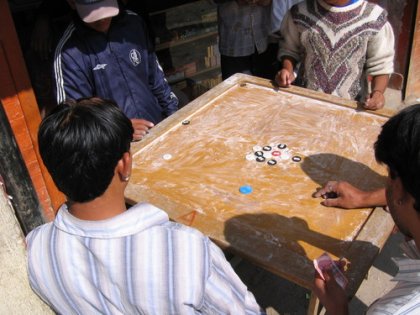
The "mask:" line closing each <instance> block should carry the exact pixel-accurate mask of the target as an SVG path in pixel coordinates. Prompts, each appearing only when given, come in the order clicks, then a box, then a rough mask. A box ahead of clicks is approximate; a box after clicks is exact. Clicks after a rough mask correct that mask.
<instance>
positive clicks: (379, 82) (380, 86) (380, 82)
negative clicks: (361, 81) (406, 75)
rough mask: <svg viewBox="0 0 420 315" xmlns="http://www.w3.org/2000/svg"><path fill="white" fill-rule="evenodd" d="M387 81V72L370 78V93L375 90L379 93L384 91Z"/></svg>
mask: <svg viewBox="0 0 420 315" xmlns="http://www.w3.org/2000/svg"><path fill="white" fill-rule="evenodd" d="M388 81H389V75H388V74H380V75H376V76H374V77H373V78H372V89H371V90H372V93H374V92H375V91H378V92H380V93H382V94H383V93H384V92H385V90H386V88H387V86H388Z"/></svg>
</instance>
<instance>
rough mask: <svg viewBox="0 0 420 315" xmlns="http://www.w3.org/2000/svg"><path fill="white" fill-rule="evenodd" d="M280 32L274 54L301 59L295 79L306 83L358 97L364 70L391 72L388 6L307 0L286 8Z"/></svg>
mask: <svg viewBox="0 0 420 315" xmlns="http://www.w3.org/2000/svg"><path fill="white" fill-rule="evenodd" d="M281 33H282V36H283V40H282V41H281V42H280V50H279V59H280V58H281V57H282V56H290V57H293V58H294V59H295V60H296V61H297V62H301V69H300V70H301V71H300V72H303V77H301V78H300V79H301V80H302V82H303V85H304V86H305V87H307V88H310V89H313V90H316V91H323V92H325V93H329V94H333V95H337V96H341V97H345V98H348V99H359V98H360V97H362V96H364V95H365V93H366V87H367V81H366V75H367V74H369V75H372V76H376V75H380V74H391V73H392V72H393V67H394V64H393V60H394V34H393V31H392V28H391V25H390V24H389V23H388V22H387V12H386V11H385V10H384V9H382V8H381V7H380V6H378V5H375V4H372V3H369V2H367V1H364V0H359V1H357V2H355V3H353V4H351V5H348V6H346V7H334V6H330V5H328V4H326V3H325V2H324V1H323V0H306V1H304V2H301V3H299V4H297V5H295V6H293V7H292V8H291V10H290V11H289V12H288V13H287V15H286V17H285V19H284V21H283V23H282V26H281ZM302 70H303V71H302Z"/></svg>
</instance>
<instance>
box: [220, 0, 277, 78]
mask: <svg viewBox="0 0 420 315" xmlns="http://www.w3.org/2000/svg"><path fill="white" fill-rule="evenodd" d="M214 2H215V3H217V4H218V8H217V9H218V23H219V50H220V55H221V56H220V61H221V67H222V79H223V80H225V79H227V78H228V77H230V76H231V75H233V74H235V73H238V72H239V73H246V74H251V75H255V76H260V77H263V78H267V79H272V78H273V77H274V74H275V72H276V71H275V70H276V69H275V63H276V49H274V50H273V49H269V36H270V33H271V2H272V1H271V0H236V1H234V0H214Z"/></svg>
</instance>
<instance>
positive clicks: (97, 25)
mask: <svg viewBox="0 0 420 315" xmlns="http://www.w3.org/2000/svg"><path fill="white" fill-rule="evenodd" d="M67 2H68V3H69V5H70V6H71V7H72V8H73V9H75V10H77V13H78V15H79V17H80V18H81V19H82V21H83V22H84V23H85V24H86V25H87V26H88V27H90V28H92V29H94V30H96V31H98V32H102V33H107V32H108V30H109V27H110V25H111V21H112V17H114V16H116V15H118V13H119V6H118V1H117V0H67Z"/></svg>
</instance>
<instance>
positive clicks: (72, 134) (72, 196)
mask: <svg viewBox="0 0 420 315" xmlns="http://www.w3.org/2000/svg"><path fill="white" fill-rule="evenodd" d="M132 135H133V127H132V124H131V121H130V120H129V119H128V118H127V117H126V116H125V115H124V114H123V113H122V112H121V110H120V109H119V108H118V107H117V106H116V104H115V103H114V102H112V101H107V100H102V99H100V98H86V99H81V100H78V101H68V102H65V103H63V104H60V105H59V106H57V107H56V108H55V109H54V110H53V111H52V112H51V113H50V114H49V115H48V116H47V117H45V118H44V119H43V121H42V123H41V125H40V127H39V131H38V143H39V151H40V153H41V157H42V159H43V161H44V164H45V165H46V167H47V169H48V171H49V172H50V174H51V176H52V178H53V180H54V183H55V184H56V185H57V187H58V189H60V191H62V192H63V193H64V194H65V195H66V196H67V197H68V198H69V200H71V201H75V202H87V201H90V200H93V199H95V198H97V197H99V196H101V195H102V194H103V193H104V192H105V190H106V189H107V188H108V186H109V184H110V183H111V180H112V178H113V177H114V171H115V167H116V165H117V163H118V161H119V160H120V159H121V158H122V156H123V155H124V153H125V152H129V150H130V142H131V140H132Z"/></svg>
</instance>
